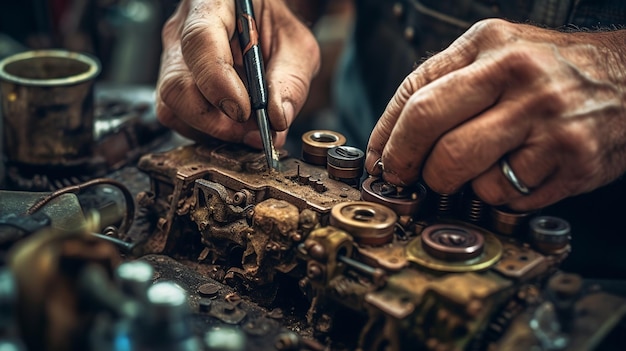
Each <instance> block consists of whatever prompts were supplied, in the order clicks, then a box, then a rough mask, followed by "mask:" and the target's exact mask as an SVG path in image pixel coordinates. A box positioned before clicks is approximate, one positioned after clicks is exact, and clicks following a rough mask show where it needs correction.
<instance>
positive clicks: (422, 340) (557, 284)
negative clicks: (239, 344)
mask: <svg viewBox="0 0 626 351" xmlns="http://www.w3.org/2000/svg"><path fill="white" fill-rule="evenodd" d="M282 155H283V156H282V157H281V160H280V169H279V170H278V171H274V170H271V171H269V170H267V169H266V168H265V160H264V158H263V155H262V154H261V153H259V152H257V151H255V150H252V149H249V148H247V147H245V146H241V145H231V144H212V145H189V146H184V147H179V148H177V149H174V150H172V151H169V152H165V153H155V154H148V155H146V156H144V157H143V158H142V159H141V160H140V162H139V168H140V169H141V170H142V171H144V172H145V173H147V174H148V175H149V176H150V180H151V190H150V191H149V192H145V193H143V194H141V195H140V205H141V206H143V207H145V208H148V209H149V210H150V211H152V213H154V215H155V216H156V217H158V220H157V223H158V224H157V228H156V230H155V232H154V233H153V234H152V235H151V236H150V237H149V239H148V242H147V243H146V244H145V250H146V251H148V252H152V253H164V254H167V255H172V256H174V257H182V256H185V257H186V258H188V259H191V260H197V261H200V262H203V263H205V264H208V265H220V266H222V267H224V270H225V275H224V277H223V281H224V282H226V283H228V284H229V285H232V286H237V287H238V288H239V289H240V290H242V291H243V292H242V293H243V294H246V295H249V296H250V297H251V298H252V299H253V300H255V301H258V302H259V303H260V304H262V305H263V304H264V305H273V304H276V303H277V301H275V300H274V298H275V296H276V293H275V292H276V291H277V290H278V289H281V286H280V285H281V284H283V283H284V281H285V280H284V279H277V276H278V275H280V276H285V277H289V278H290V279H291V280H292V281H293V282H295V283H294V284H297V286H298V288H299V291H300V293H301V294H302V296H303V297H305V298H306V301H308V303H309V306H308V308H307V309H306V310H307V312H306V314H305V315H304V316H302V317H303V318H304V319H305V320H306V323H307V324H308V326H309V327H310V328H312V329H313V330H314V332H315V334H316V335H318V336H319V335H327V334H328V333H330V332H332V330H333V329H334V328H336V327H337V326H336V325H333V324H334V323H333V322H335V321H336V320H337V318H336V314H337V313H338V311H342V313H344V314H345V313H347V314H348V315H351V316H352V317H351V318H349V319H350V323H354V324H355V325H356V326H357V328H356V329H357V333H356V334H355V335H354V336H347V337H346V339H351V338H352V340H353V342H354V345H353V347H356V348H358V349H360V350H364V351H366V350H368V351H369V350H409V349H411V350H412V349H425V350H463V349H486V348H489V347H495V348H496V349H500V348H502V349H507V350H527V349H529V348H531V347H533V345H534V346H537V347H539V348H540V349H570V348H571V349H578V348H583V349H586V348H593V347H596V346H597V345H598V343H599V342H600V340H602V339H603V338H604V337H606V336H607V334H608V333H609V331H610V330H612V329H613V327H614V326H615V325H616V324H617V323H618V322H619V320H620V319H621V318H622V316H623V315H624V312H625V308H626V305H625V303H624V300H623V299H621V298H618V297H616V296H613V295H610V294H607V293H602V292H599V291H589V290H588V289H586V288H585V287H584V286H583V285H582V281H581V278H580V277H578V276H577V275H574V274H565V273H562V272H559V271H558V267H559V264H560V262H562V261H563V260H564V259H565V258H566V257H567V254H568V253H569V251H570V245H569V235H570V229H569V224H568V223H567V222H565V221H564V220H562V219H560V218H555V217H548V216H539V215H536V214H533V213H515V212H511V211H509V210H507V209H503V208H492V207H491V206H488V205H486V204H484V203H483V202H482V201H480V200H479V199H478V198H477V197H476V196H475V195H474V194H473V193H472V192H471V190H470V189H469V188H468V189H465V190H464V191H463V192H461V193H459V194H437V193H434V192H432V191H430V190H429V189H427V187H426V186H424V185H422V184H416V185H415V186H413V187H409V188H398V187H394V186H392V185H390V184H387V183H385V182H383V181H382V180H380V179H376V178H372V177H369V178H367V179H365V180H364V181H363V182H362V183H360V182H359V183H360V186H358V185H359V184H357V185H355V184H354V183H350V182H342V181H340V180H337V179H341V177H336V176H332V175H330V176H329V172H328V171H327V169H326V168H325V167H323V166H318V165H313V164H310V163H307V162H304V161H302V160H299V159H296V158H292V157H288V156H285V155H284V153H282ZM305 156H306V155H305ZM308 156H310V155H308ZM304 159H307V157H305V158H304ZM308 159H311V157H308ZM336 171H337V168H336V167H335V168H333V172H336ZM590 306H593V307H592V308H590ZM582 310H584V313H581V311H582ZM346 311H347V312H346ZM589 323H593V324H594V325H597V326H598V327H597V328H589V327H588V326H589ZM600 325H601V326H603V327H602V328H600ZM331 348H333V345H332V343H331Z"/></svg>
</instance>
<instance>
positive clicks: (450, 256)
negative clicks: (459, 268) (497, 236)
mask: <svg viewBox="0 0 626 351" xmlns="http://www.w3.org/2000/svg"><path fill="white" fill-rule="evenodd" d="M422 245H423V247H424V250H425V251H426V252H427V253H428V254H429V255H431V256H433V257H435V258H439V259H442V260H450V261H465V260H469V259H472V258H475V257H478V256H480V254H481V253H482V252H483V249H484V246H485V239H484V238H483V236H482V234H480V233H479V232H478V231H476V230H474V229H472V228H468V227H463V226H459V225H454V224H435V225H431V226H430V227H427V228H426V229H424V231H423V232H422Z"/></svg>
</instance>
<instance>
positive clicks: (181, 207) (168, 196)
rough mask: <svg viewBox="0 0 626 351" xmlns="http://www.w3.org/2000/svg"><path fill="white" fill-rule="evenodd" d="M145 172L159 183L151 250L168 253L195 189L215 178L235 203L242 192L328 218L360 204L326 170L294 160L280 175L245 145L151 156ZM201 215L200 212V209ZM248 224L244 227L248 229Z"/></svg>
mask: <svg viewBox="0 0 626 351" xmlns="http://www.w3.org/2000/svg"><path fill="white" fill-rule="evenodd" d="M139 168H140V169H142V170H143V171H144V172H147V173H148V174H149V175H150V176H151V178H152V179H153V183H152V186H153V189H152V191H151V192H152V193H153V194H154V197H155V198H156V199H158V200H157V201H155V204H154V206H153V208H154V209H155V210H156V212H157V213H158V215H159V217H160V218H161V219H160V220H159V223H160V225H159V228H160V230H159V232H157V233H156V234H155V235H153V236H152V237H151V238H150V241H149V242H148V244H147V245H148V247H149V249H151V250H152V251H153V252H162V251H163V250H164V249H165V247H166V245H167V243H168V242H169V243H174V242H175V241H176V237H175V235H174V236H171V235H170V234H171V229H172V225H173V223H174V222H175V219H176V218H177V217H179V216H185V215H187V214H188V213H189V210H190V209H191V205H192V203H193V201H195V200H193V196H191V195H192V194H193V191H194V190H193V188H194V186H195V184H196V183H195V181H196V180H198V179H210V180H211V181H212V182H213V183H216V184H220V185H221V186H222V187H224V188H225V189H226V191H227V192H228V194H229V197H230V198H231V200H232V197H233V195H231V194H234V193H236V192H243V191H247V192H248V194H249V195H250V196H248V195H247V197H246V198H247V199H246V203H247V204H254V203H259V202H262V201H263V200H266V199H268V198H270V197H272V198H276V199H281V200H285V201H287V202H289V203H290V204H293V205H295V206H296V207H297V208H298V209H299V210H300V211H302V210H304V209H308V210H311V211H314V212H316V213H317V214H318V215H319V217H320V218H319V220H320V221H325V220H327V218H328V214H329V213H330V209H331V208H332V206H334V205H335V204H337V203H341V202H345V201H354V200H358V199H359V196H360V194H359V191H358V190H356V189H353V188H350V187H346V185H345V184H343V183H341V182H338V181H335V180H332V179H328V175H327V173H326V171H325V170H322V169H320V168H318V167H313V166H310V165H307V164H305V163H302V162H301V161H298V160H295V159H292V158H288V159H284V160H283V161H281V171H280V172H275V171H272V172H267V171H263V169H264V158H263V154H261V153H259V152H258V151H257V150H253V149H250V148H248V147H245V146H243V145H230V144H226V145H219V144H216V145H205V146H197V145H190V146H185V147H181V148H177V149H174V150H171V151H169V152H167V153H162V154H150V155H146V156H145V157H143V158H142V159H141V160H140V162H139ZM303 175H307V178H309V177H315V178H316V179H317V181H316V184H317V183H320V184H321V185H322V186H323V187H324V188H325V189H327V190H326V191H324V192H323V193H320V192H319V191H318V190H319V189H315V188H314V187H313V186H311V185H310V184H302V183H301V182H300V181H299V179H300V177H301V176H303ZM196 211H197V209H196ZM243 225H245V223H242V227H243Z"/></svg>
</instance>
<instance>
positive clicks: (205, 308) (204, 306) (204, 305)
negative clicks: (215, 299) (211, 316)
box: [198, 298, 211, 312]
mask: <svg viewBox="0 0 626 351" xmlns="http://www.w3.org/2000/svg"><path fill="white" fill-rule="evenodd" d="M198 309H199V310H200V312H209V310H210V309H211V299H207V298H201V299H200V301H198Z"/></svg>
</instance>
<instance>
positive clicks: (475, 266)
mask: <svg viewBox="0 0 626 351" xmlns="http://www.w3.org/2000/svg"><path fill="white" fill-rule="evenodd" d="M444 224H445V225H446V226H447V227H448V228H450V229H454V230H459V231H466V230H468V228H469V229H470V230H476V231H478V232H479V233H480V234H481V235H482V236H483V238H484V249H483V252H482V254H481V255H479V256H477V257H475V258H470V259H467V260H462V261H451V260H445V259H441V258H437V257H433V256H432V255H431V254H430V253H429V252H428V251H427V250H428V249H425V248H424V242H423V238H422V237H421V236H420V237H417V238H415V239H413V240H412V241H411V242H409V244H408V245H407V248H406V254H407V259H408V260H409V261H411V262H413V263H416V264H418V265H420V266H422V267H425V268H428V269H432V270H435V271H443V272H473V271H480V270H484V269H487V268H489V267H491V266H493V265H494V264H495V263H496V262H498V260H499V259H500V257H501V256H502V243H501V242H500V240H499V239H498V238H496V236H495V235H493V234H492V233H490V232H488V231H486V230H483V229H481V228H479V227H475V226H470V225H469V224H464V225H462V224H448V223H444ZM427 229H428V227H427V228H426V229H425V230H427Z"/></svg>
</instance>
